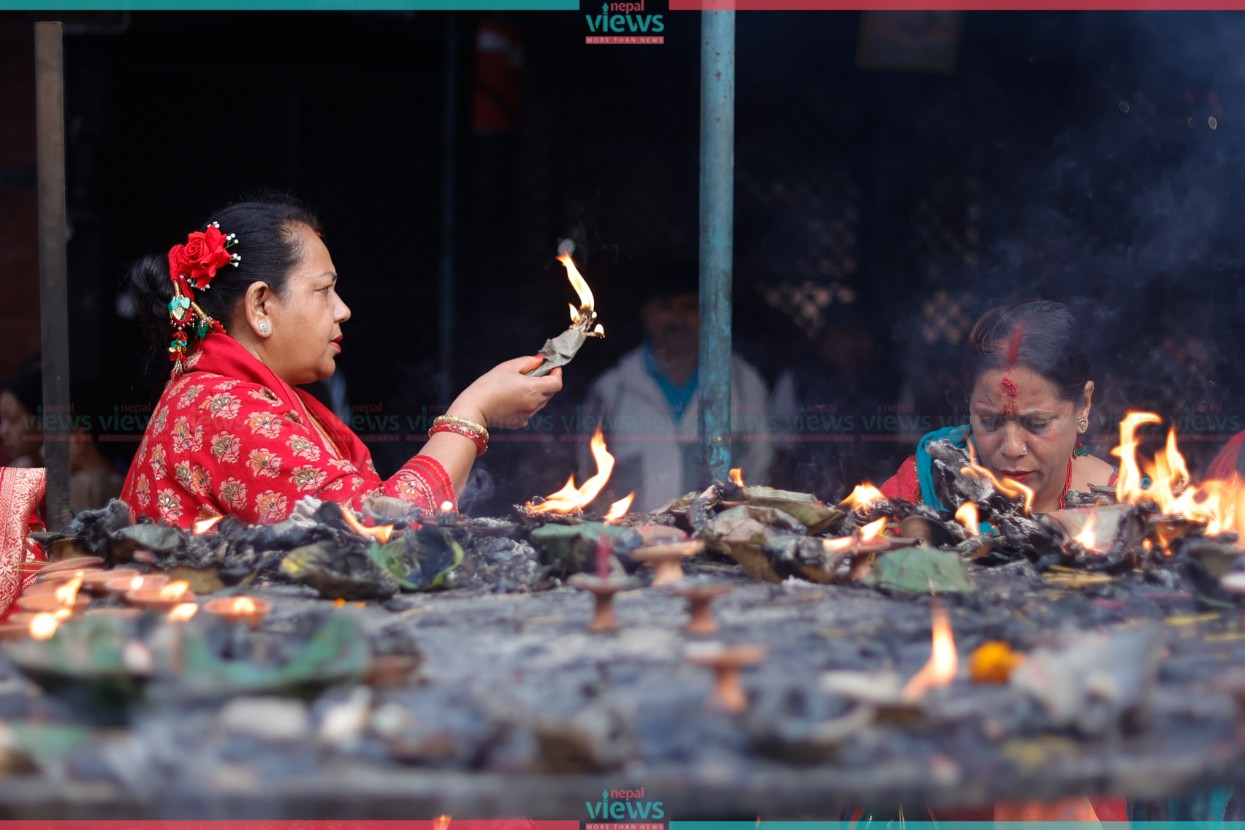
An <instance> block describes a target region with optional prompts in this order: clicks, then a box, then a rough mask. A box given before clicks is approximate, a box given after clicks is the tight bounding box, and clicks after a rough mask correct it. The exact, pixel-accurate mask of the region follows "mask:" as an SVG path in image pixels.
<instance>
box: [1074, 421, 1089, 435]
mask: <svg viewBox="0 0 1245 830" xmlns="http://www.w3.org/2000/svg"><path fill="white" fill-rule="evenodd" d="M1076 428H1077V429H1079V430H1080V431H1081V432H1084V431H1085V430H1087V429H1089V421H1088V420H1087V419H1085V418H1081V419H1080V420H1078V421H1077V422H1076Z"/></svg>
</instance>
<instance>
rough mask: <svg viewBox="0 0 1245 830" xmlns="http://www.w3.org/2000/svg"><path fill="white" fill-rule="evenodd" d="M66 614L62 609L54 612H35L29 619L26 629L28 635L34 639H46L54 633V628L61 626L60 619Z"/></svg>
mask: <svg viewBox="0 0 1245 830" xmlns="http://www.w3.org/2000/svg"><path fill="white" fill-rule="evenodd" d="M63 616H67V615H66V614H64V612H63V611H58V612H56V613H54V614H48V613H43V614H35V615H34V617H33V618H31V620H30V627H29V629H28V631H29V633H30V636H31V637H32V638H33V639H36V640H48V639H51V637H52V636H53V635H54V634H56V630H57V629H58V628H60V626H61V619H62V617H63Z"/></svg>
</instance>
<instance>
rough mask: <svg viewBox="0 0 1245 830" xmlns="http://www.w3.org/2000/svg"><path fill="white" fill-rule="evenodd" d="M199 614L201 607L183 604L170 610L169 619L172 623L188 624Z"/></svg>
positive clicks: (187, 603)
mask: <svg viewBox="0 0 1245 830" xmlns="http://www.w3.org/2000/svg"><path fill="white" fill-rule="evenodd" d="M197 613H199V606H198V604H197V603H193V602H183V603H179V604H178V605H174V606H173V607H172V608H170V609H169V614H168V619H169V620H170V621H172V622H186V621H187V620H189V619H191V618H192V617H194V615H195V614H197Z"/></svg>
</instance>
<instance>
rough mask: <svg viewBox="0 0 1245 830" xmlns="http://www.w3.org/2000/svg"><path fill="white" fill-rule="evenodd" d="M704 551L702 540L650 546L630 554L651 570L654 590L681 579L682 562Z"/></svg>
mask: <svg viewBox="0 0 1245 830" xmlns="http://www.w3.org/2000/svg"><path fill="white" fill-rule="evenodd" d="M704 549H705V542H704V540H703V539H693V540H691V541H688V542H675V543H673V544H666V545H650V546H649V547H645V548H638V549H636V550H634V551H632V552H631V558H632V559H634V560H635V561H636V562H645V563H647V564H649V565H651V566H652V568H653V582H652V585H653V587H654V588H659V587H661V586H663V585H671V584H673V583H675V582H678V581H679V580H681V579H682V578H683V564H682V562H683V560H684V559H686V558H687V557H689V556H695V555H696V554H698V553H700V552H701V551H703V550H704Z"/></svg>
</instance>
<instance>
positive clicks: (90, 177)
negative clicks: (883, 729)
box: [0, 12, 1245, 512]
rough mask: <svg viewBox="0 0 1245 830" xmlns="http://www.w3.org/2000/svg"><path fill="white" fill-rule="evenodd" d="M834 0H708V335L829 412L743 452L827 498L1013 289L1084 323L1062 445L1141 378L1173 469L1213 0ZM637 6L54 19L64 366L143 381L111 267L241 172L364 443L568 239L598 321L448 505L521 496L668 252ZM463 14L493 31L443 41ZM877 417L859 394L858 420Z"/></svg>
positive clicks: (1241, 38)
mask: <svg viewBox="0 0 1245 830" xmlns="http://www.w3.org/2000/svg"><path fill="white" fill-rule="evenodd" d="M0 18H3V19H0V23H4V24H6V25H7V26H8V27H9V28H10V30H11V29H12V28H13V27H15V26H24V27H29V25H30V21H31V18H30V17H28V16H26V15H22V14H17V13H11V14H8V15H0ZM867 18H868V16H867V15H863V14H861V13H856V12H821V13H777V12H773V13H770V12H766V13H752V12H743V13H739V14H738V15H737V26H738V36H737V49H738V52H737V110H736V118H737V136H736V141H737V145H736V176H737V183H736V204H735V210H736V230H735V235H736V236H735V238H736V250H735V256H736V258H735V269H736V282H735V294H734V300H735V320H734V326H735V342H736V348H737V349H738V351H739V352H740V353H742V354H743V355H744V356H745V357H746V358H748V359H749V360H751V361H752V362H753V363H754V364H755V365H756V366H757V367H758V368H759V369H760V370H761V372H762V373H763V374H764V375H765V377H766V379H767V381H769V382H770V383H771V384H773V383H774V382H775V381H776V380H777V379H778V377H779V376H780V375H781V374H782V373H783V372H784V371H791V372H792V373H793V375H794V377H795V378H796V380H797V390H798V392H799V403H800V404H801V405H803V406H804V407H805V411H809V412H817V413H837V414H839V415H845V414H855V416H856V417H855V418H854V421H853V423H852V424H851V425H850V428H849V427H848V426H846V425H845V422H844V421H839V422H838V423H837V424H835V423H833V422H831V423H829V424H827V423H826V422H824V421H823V422H820V423H819V424H817V425H816V426H812V425H810V424H809V423H808V422H807V421H805V422H803V423H802V424H800V425H798V426H792V427H791V429H789V430H788V429H787V428H786V426H785V425H784V424H778V427H779V429H780V430H781V431H790V432H793V433H794V434H795V438H797V439H798V440H797V441H796V442H795V443H794V444H792V445H790V446H789V448H788V450H787V451H785V452H784V453H783V454H782V457H781V458H780V463H779V464H778V465H777V467H776V468H775V470H774V472H773V474H772V479H773V480H772V481H771V482H768V483H772V484H775V485H777V486H784V487H791V488H794V489H801V490H812V491H813V492H815V493H816V494H817V495H819V496H821V497H823V498H838V497H840V496H841V495H842V494H843V490H844V489H845V488H846V486H847V485H848V484H849V483H851V482H853V481H855V480H857V479H860V478H865V477H868V478H872V479H873V480H875V481H878V480H880V479H881V478H884V477H885V476H886V475H888V474H889V472H890V471H892V470H893V469H894V467H895V466H896V465H897V464H898V462H899V461H900V460H901V459H902V458H903V457H904V456H905V455H907V454H908V453H910V452H911V448H912V442H913V440H914V438H915V435H916V434H919V433H920V432H924V431H925V429H926V428H927V427H929V426H939V425H940V424H941V423H942V422H943V421H944V420H955V419H956V417H957V416H956V406H957V404H958V403H959V402H960V401H962V398H963V393H962V392H961V391H960V390H959V389H958V383H959V382H958V378H957V376H956V369H955V367H956V361H955V358H956V354H957V347H958V345H959V344H960V342H961V341H962V338H963V335H964V334H965V332H966V329H967V327H968V325H969V324H970V323H971V321H972V319H973V318H974V317H975V316H976V315H977V314H978V313H979V312H980V311H982V310H984V309H985V308H987V307H989V306H990V305H992V304H995V303H997V302H1000V301H1003V300H1008V299H1017V298H1024V297H1036V296H1042V297H1049V298H1052V299H1059V300H1062V301H1065V302H1068V303H1070V304H1071V305H1073V306H1074V308H1075V309H1076V310H1077V311H1078V313H1079V314H1080V315H1081V319H1082V322H1083V325H1084V327H1085V331H1086V333H1087V334H1088V335H1089V337H1090V339H1091V346H1092V351H1093V356H1094V365H1095V372H1094V373H1095V378H1096V380H1097V382H1098V387H1099V395H1098V396H1097V407H1096V409H1095V425H1094V428H1093V430H1092V431H1091V434H1092V437H1093V439H1094V448H1095V449H1096V450H1097V451H1098V452H1099V453H1100V454H1105V453H1106V451H1107V450H1108V449H1109V448H1110V447H1111V446H1113V445H1114V440H1113V437H1114V424H1115V422H1116V421H1117V420H1118V418H1119V417H1120V416H1121V415H1122V413H1123V411H1124V410H1125V409H1126V408H1129V407H1133V408H1154V409H1155V410H1156V411H1158V412H1160V413H1161V414H1162V415H1163V416H1164V417H1165V418H1166V419H1168V420H1169V421H1171V422H1174V423H1176V424H1177V425H1178V426H1179V428H1180V435H1181V444H1182V448H1183V449H1184V450H1185V453H1186V455H1187V456H1189V458H1190V462H1191V465H1192V466H1193V467H1195V468H1197V467H1199V466H1200V465H1202V464H1204V463H1205V462H1206V461H1207V460H1208V459H1209V456H1210V455H1211V454H1213V452H1214V451H1215V450H1216V449H1217V448H1218V446H1219V444H1221V443H1222V441H1223V440H1225V439H1226V438H1227V437H1228V436H1229V435H1230V434H1231V433H1233V432H1235V431H1237V430H1239V429H1241V428H1243V427H1242V419H1241V416H1242V414H1243V408H1245V397H1243V396H1242V393H1241V389H1240V383H1239V382H1238V371H1237V368H1236V366H1237V356H1238V355H1239V354H1240V349H1241V345H1242V344H1241V335H1240V331H1241V327H1240V326H1239V325H1238V323H1237V320H1238V316H1239V315H1238V312H1239V309H1240V308H1241V301H1242V294H1241V282H1240V274H1241V263H1242V259H1243V257H1245V244H1243V242H1242V237H1241V234H1240V233H1238V230H1237V219H1238V218H1239V217H1240V216H1242V215H1243V214H1242V207H1243V205H1242V195H1241V194H1242V193H1245V189H1243V188H1242V184H1243V183H1245V181H1243V180H1245V154H1243V153H1242V149H1243V146H1245V145H1243V143H1242V134H1241V130H1240V126H1241V121H1240V120H1239V119H1237V118H1235V114H1236V110H1235V107H1236V106H1239V105H1240V101H1241V100H1242V93H1245V58H1243V57H1242V54H1245V53H1242V51H1241V50H1240V48H1239V44H1241V43H1243V42H1245V18H1243V17H1242V16H1241V15H1240V14H1238V13H1223V14H1219V13H1173V12H1162V13H1142V12H1124V13H988V12H981V13H967V14H963V15H957V14H952V15H950V17H949V18H944V19H934V18H927V17H923V16H922V15H920V14H917V15H909V16H908V18H907V19H896V18H890V19H888V21H885V22H889V23H890V24H891V25H892V26H895V25H898V26H899V28H900V29H903V28H904V27H908V28H909V29H910V30H911V31H912V32H914V33H916V34H914V37H917V36H918V35H919V34H920V33H921V32H923V31H926V30H927V29H929V28H930V26H931V25H935V28H936V27H937V26H943V27H946V26H950V27H951V31H952V33H953V38H952V40H951V43H952V44H953V45H952V47H951V49H950V55H951V57H952V61H951V62H950V64H949V65H948V64H945V63H944V64H943V65H941V66H938V67H926V68H924V69H912V68H909V69H881V68H875V67H873V66H869V65H866V64H868V63H869V57H868V50H867V49H866V48H865V47H866V46H867V43H868V41H869V39H868V38H866V37H865V33H866V31H868V30H870V27H871V26H873V25H874V24H876V23H878V19H874V20H872V21H870V20H868V19H867ZM665 19H666V31H665V33H664V34H665V39H666V42H665V44H664V45H660V46H657V45H649V46H599V45H585V44H584V42H583V41H584V35H585V34H586V32H587V30H586V26H585V23H584V18H583V15H582V14H576V13H572V12H549V13H545V12H523V13H512V14H509V15H500V16H499V15H488V14H484V13H453V14H450V13H422V12H421V13H394V14H388V13H282V14H261V13H245V14H242V13H240V14H229V13H142V12H138V13H133V14H126V15H122V14H120V13H117V14H116V15H112V16H105V17H101V18H97V19H93V20H89V21H88V26H87V27H86V29H85V30H84V31H83V33H79V34H71V35H69V36H67V39H66V47H65V49H66V71H67V76H66V97H67V111H68V123H69V125H70V135H69V149H68V156H69V165H70V171H69V172H70V178H69V182H70V192H69V207H70V213H71V220H72V225H73V237H72V240H71V245H70V267H71V282H72V285H73V294H72V299H71V309H70V312H71V319H72V325H73V337H74V340H73V343H72V348H73V354H74V361H75V368H74V372H75V376H83V377H93V378H98V379H101V380H104V381H106V382H107V383H108V385H109V388H110V389H111V390H113V393H115V396H116V401H117V402H118V403H125V404H141V403H150V402H154V399H155V396H156V395H157V394H158V388H159V382H160V380H161V373H162V372H163V371H165V370H166V368H167V367H166V365H165V364H164V363H163V362H158V363H154V364H153V365H152V367H151V370H150V371H148V372H146V373H144V370H143V365H142V362H141V361H139V360H137V359H136V355H138V354H139V353H140V352H141V351H142V349H143V345H144V344H142V343H141V342H140V340H139V338H138V336H137V333H136V332H135V330H134V325H133V323H132V322H131V321H130V320H127V319H125V317H124V316H123V314H122V313H119V312H123V311H124V301H123V300H122V301H120V304H119V300H118V286H119V283H120V278H121V275H122V274H123V273H124V270H125V268H126V266H127V264H128V263H129V262H131V261H132V260H134V259H136V258H137V257H138V256H140V255H142V254H144V253H147V252H153V251H164V250H166V249H167V248H168V246H169V245H171V244H173V242H176V241H179V240H182V239H184V235H185V234H186V233H187V232H188V231H189V230H191V229H194V228H197V227H198V226H200V225H201V224H202V222H203V221H204V219H205V218H206V216H207V215H208V214H209V213H210V211H211V210H213V209H214V208H216V207H218V206H220V205H223V204H225V203H227V202H229V201H230V200H232V199H235V198H237V197H238V196H240V195H242V194H245V193H248V192H252V191H255V190H258V189H261V188H264V187H274V188H281V189H287V190H290V191H293V192H294V193H295V194H297V195H298V196H300V197H301V198H303V199H304V200H306V201H307V202H308V203H310V205H311V206H312V207H313V208H314V209H315V210H316V211H317V212H318V214H319V215H320V217H321V219H322V220H323V222H324V224H325V227H326V231H327V233H326V242H327V243H328V245H329V248H330V250H331V251H332V254H333V257H334V260H335V262H336V264H337V266H338V270H339V272H340V274H341V284H340V290H341V294H342V295H343V297H344V298H345V299H346V301H347V302H348V303H349V304H350V305H351V307H352V310H353V313H354V317H353V320H352V321H351V322H350V323H349V324H348V325H347V328H346V339H345V344H344V345H345V349H344V353H343V355H342V357H341V358H340V359H339V364H338V365H339V367H340V368H341V369H342V370H343V371H344V373H345V377H346V378H347V382H348V387H349V395H350V400H351V402H352V403H353V404H355V405H356V406H359V407H360V411H361V412H363V411H367V412H370V413H372V414H376V413H377V407H379V413H383V414H385V415H397V416H398V417H399V418H400V419H401V420H402V422H403V424H404V428H402V429H398V430H393V429H380V430H369V428H368V427H367V426H366V425H361V426H360V428H359V429H358V431H359V432H360V433H362V434H364V435H365V437H366V436H371V440H370V441H369V443H370V444H371V446H372V447H373V451H374V453H375V455H376V459H377V463H378V467H380V468H381V472H382V473H383V474H388V473H389V472H391V471H392V470H393V469H395V468H396V467H397V466H398V465H399V464H400V463H401V462H402V461H403V460H405V458H406V457H408V456H409V455H410V454H412V453H413V452H415V451H416V450H417V449H418V446H419V444H420V443H421V441H420V440H419V435H418V433H419V431H418V430H413V429H409V428H405V424H406V421H405V419H406V418H407V416H414V417H419V416H420V415H421V414H426V413H427V412H429V411H433V410H435V408H436V406H437V405H444V404H445V403H447V402H448V401H447V400H445V395H446V393H445V390H446V389H450V390H452V392H456V391H457V390H458V389H460V388H461V387H462V386H464V385H465V384H466V383H468V382H470V380H471V379H472V378H474V377H475V376H476V375H478V374H479V373H480V372H482V371H484V370H486V369H487V368H488V367H490V366H492V365H493V364H495V363H497V362H500V361H501V360H504V359H508V358H510V357H513V356H516V355H519V354H525V353H531V352H534V351H535V349H537V348H538V347H539V346H540V344H541V343H542V342H543V341H544V339H545V338H546V337H549V336H552V335H553V334H555V333H557V332H558V331H560V330H561V329H562V328H563V327H564V326H565V324H566V302H567V301H568V300H570V299H572V295H571V293H570V289H569V287H568V286H567V284H566V281H565V277H564V275H563V272H562V268H561V266H559V265H558V264H557V263H556V262H555V261H554V260H553V256H554V254H555V252H556V251H555V249H556V245H557V243H558V240H560V239H562V238H564V237H570V238H573V239H574V240H576V242H577V245H578V249H577V253H576V258H577V260H578V262H579V264H580V267H581V270H582V271H583V273H584V275H585V276H586V278H587V279H588V281H589V283H590V284H591V285H592V287H593V289H594V290H595V291H596V294H597V307H598V310H599V311H600V314H601V318H602V320H603V321H604V323H605V326H606V329H607V333H608V339H606V340H605V341H603V342H592V343H589V344H588V345H587V346H586V347H585V348H584V350H583V352H582V353H581V355H580V357H579V358H578V359H577V360H576V362H575V363H574V364H572V366H571V367H570V368H569V369H568V370H567V371H566V390H565V392H564V393H563V395H562V396H560V397H559V399H558V400H557V401H556V402H555V404H554V405H552V406H551V407H550V409H549V410H548V411H547V412H546V413H545V417H543V418H541V419H538V421H537V422H536V423H534V424H533V425H532V426H531V427H529V429H528V430H526V431H524V432H522V433H517V434H511V435H509V436H506V435H499V436H498V439H502V440H495V442H494V447H493V449H492V450H491V451H490V453H489V455H488V456H486V457H485V459H484V460H483V462H482V464H481V465H480V469H481V470H482V472H483V476H482V477H481V478H480V479H479V480H478V482H477V483H478V484H481V485H482V487H483V489H481V490H480V491H478V493H477V499H476V503H475V507H474V509H475V510H476V511H477V512H486V511H493V512H497V511H500V510H503V509H505V505H507V504H511V503H514V502H517V501H521V500H523V499H525V498H528V497H530V496H532V495H534V494H537V493H547V492H549V491H551V490H553V489H556V488H557V487H558V486H560V485H561V484H562V483H563V482H564V481H565V479H566V476H567V474H568V473H569V472H570V471H571V469H572V466H573V463H574V461H573V459H574V453H573V443H574V441H573V439H574V438H575V437H576V436H577V435H578V430H577V417H576V415H577V413H576V406H577V404H578V403H579V401H580V400H581V399H582V397H583V394H584V393H585V391H586V388H587V385H588V383H589V382H590V380H591V379H592V378H593V377H594V376H595V375H596V374H598V373H599V372H600V371H602V370H603V369H605V368H607V367H608V366H609V365H611V364H612V363H613V362H614V361H615V360H616V359H617V358H618V357H619V356H620V355H621V354H622V353H623V352H625V351H627V350H628V349H630V348H632V347H633V346H634V345H635V344H636V343H637V342H638V339H639V336H640V334H639V327H638V322H637V319H636V312H637V309H638V306H639V302H640V300H641V299H642V297H643V293H644V289H645V286H646V285H647V283H648V280H649V279H650V278H651V276H652V275H653V274H658V273H660V272H661V270H662V269H663V268H667V267H669V265H670V263H686V267H688V268H694V267H695V262H696V255H697V205H698V195H697V188H698V150H699V77H698V73H699V54H698V49H699V26H700V20H699V15H698V14H695V13H675V14H666V16H665ZM482 32H483V33H484V34H485V35H486V37H484V38H481V37H480V35H481V33H482ZM498 37H502V38H503V39H505V40H506V41H508V42H509V43H510V44H511V47H510V48H511V49H512V52H511V53H510V54H511V55H518V54H520V53H521V61H517V62H512V61H510V60H509V59H508V58H507V57H505V56H504V55H499V53H497V52H493V51H489V50H488V49H481V48H480V46H479V43H480V42H481V40H484V41H487V42H490V43H496V42H497V39H498ZM931 68H932V69H934V70H935V71H929V70H930V69H931ZM1212 119H1213V120H1212ZM10 123H15V122H13V121H11V122H10ZM1212 123H1213V124H1214V127H1213V128H1212V126H1211V125H1212ZM31 124H33V122H31ZM18 127H19V128H21V125H20V123H18ZM30 134H31V135H32V136H33V127H31V130H30ZM447 139H448V143H447ZM450 146H452V147H453V152H452V154H447V152H446V149H447V147H450ZM447 176H448V180H447V178H446V177H447ZM0 184H3V182H0ZM447 186H448V190H447ZM447 193H448V194H449V195H448V196H447ZM447 216H449V217H452V219H453V225H452V233H451V238H452V241H453V244H452V246H451V247H450V248H449V249H448V253H450V254H452V256H453V270H454V275H455V286H456V288H455V292H456V293H455V302H454V305H453V326H454V329H453V352H452V356H451V359H450V362H449V365H450V370H451V371H450V376H449V377H445V376H443V375H442V374H440V368H441V366H442V362H441V356H440V354H439V351H438V331H439V329H438V327H439V320H440V319H441V316H440V306H439V304H440V302H441V298H440V291H439V273H440V269H441V267H442V258H443V256H444V255H445V254H446V253H447V250H446V249H444V248H443V246H442V234H443V224H442V222H443V218H444V217H447ZM0 279H9V280H12V279H16V277H14V276H13V275H12V274H11V272H10V273H9V274H8V275H7V276H5V277H3V278H0ZM849 356H850V359H846V360H845V359H842V358H846V357H849ZM847 363H850V364H851V365H850V366H846V365H845V364H847ZM452 392H451V394H452ZM878 414H886V415H895V416H897V419H896V420H895V421H892V422H884V423H870V424H868V425H866V421H865V416H870V415H871V416H876V415H878ZM900 416H904V417H900ZM905 418H906V420H905ZM137 438H138V435H134V436H133V441H126V440H122V441H114V442H112V443H111V445H110V449H112V450H113V451H114V452H115V453H116V454H117V455H118V456H124V455H125V454H126V453H127V452H132V451H133V449H134V448H135V447H136V441H137ZM830 439H834V440H830ZM745 474H746V471H745ZM758 483H760V482H758Z"/></svg>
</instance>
